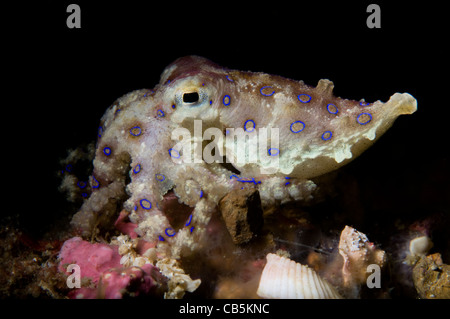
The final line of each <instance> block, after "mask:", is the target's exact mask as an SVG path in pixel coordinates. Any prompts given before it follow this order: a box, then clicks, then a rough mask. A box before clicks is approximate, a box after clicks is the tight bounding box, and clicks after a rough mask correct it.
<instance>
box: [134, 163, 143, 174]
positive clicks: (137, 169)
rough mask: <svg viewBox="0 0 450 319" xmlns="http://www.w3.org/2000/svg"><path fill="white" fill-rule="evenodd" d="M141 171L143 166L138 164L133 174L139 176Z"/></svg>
mask: <svg viewBox="0 0 450 319" xmlns="http://www.w3.org/2000/svg"><path fill="white" fill-rule="evenodd" d="M140 171H141V164H136V166H135V167H134V168H133V173H134V174H137V173H139V172H140Z"/></svg>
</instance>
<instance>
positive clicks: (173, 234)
mask: <svg viewBox="0 0 450 319" xmlns="http://www.w3.org/2000/svg"><path fill="white" fill-rule="evenodd" d="M169 229H171V230H173V228H171V227H167V228H166V229H165V230H164V232H165V233H166V235H167V236H169V237H173V236H175V234H176V233H177V232H176V231H175V230H173V233H172V234H169V233H168V232H167V231H168V230H169Z"/></svg>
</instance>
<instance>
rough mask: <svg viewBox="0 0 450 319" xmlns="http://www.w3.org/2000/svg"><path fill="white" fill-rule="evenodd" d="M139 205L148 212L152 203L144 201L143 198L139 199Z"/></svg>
mask: <svg viewBox="0 0 450 319" xmlns="http://www.w3.org/2000/svg"><path fill="white" fill-rule="evenodd" d="M139 204H140V205H141V207H142V208H143V209H146V210H149V209H151V208H152V203H151V202H150V201H149V200H148V199H145V198H143V199H141V200H140V201H139Z"/></svg>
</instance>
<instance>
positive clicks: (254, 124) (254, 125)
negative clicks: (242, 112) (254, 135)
mask: <svg viewBox="0 0 450 319" xmlns="http://www.w3.org/2000/svg"><path fill="white" fill-rule="evenodd" d="M248 122H252V123H253V128H252V130H251V131H250V130H247V123H248ZM255 127H256V123H255V121H253V120H247V121H245V123H244V131H246V132H253V131H254V130H255Z"/></svg>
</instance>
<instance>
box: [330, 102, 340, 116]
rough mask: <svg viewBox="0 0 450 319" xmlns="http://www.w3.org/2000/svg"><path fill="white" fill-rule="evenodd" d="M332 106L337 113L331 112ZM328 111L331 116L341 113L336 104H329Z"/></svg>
mask: <svg viewBox="0 0 450 319" xmlns="http://www.w3.org/2000/svg"><path fill="white" fill-rule="evenodd" d="M330 105H331V106H333V107H334V108H335V109H336V112H331V110H330ZM327 111H328V113H330V114H338V113H339V110H338V108H337V106H336V105H334V104H332V103H328V104H327Z"/></svg>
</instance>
